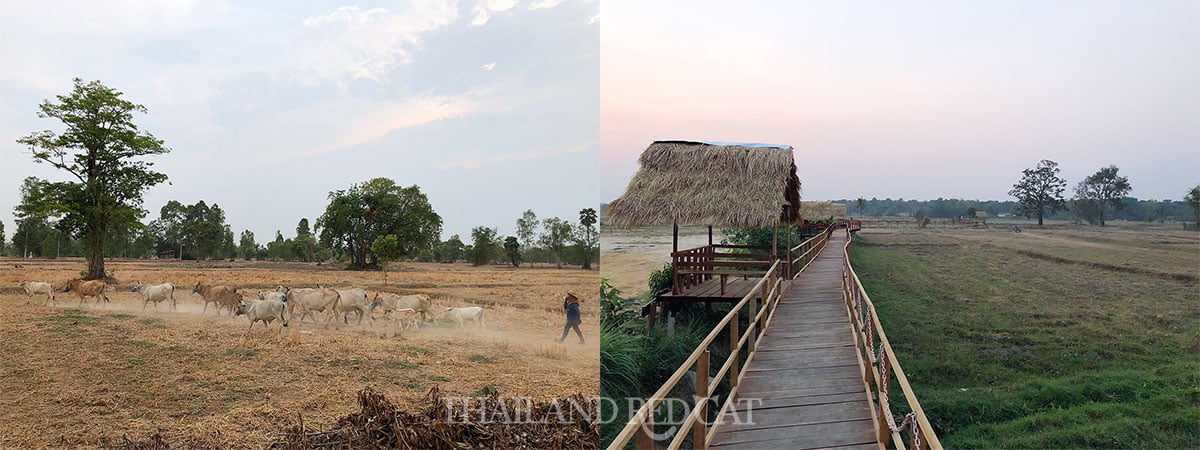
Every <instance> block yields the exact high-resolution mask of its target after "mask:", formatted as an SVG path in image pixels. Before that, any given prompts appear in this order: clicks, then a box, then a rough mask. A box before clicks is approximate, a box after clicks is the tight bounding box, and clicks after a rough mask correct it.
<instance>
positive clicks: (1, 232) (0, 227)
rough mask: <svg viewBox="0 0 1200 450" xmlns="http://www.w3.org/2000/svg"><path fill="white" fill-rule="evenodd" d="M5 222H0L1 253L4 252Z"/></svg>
mask: <svg viewBox="0 0 1200 450" xmlns="http://www.w3.org/2000/svg"><path fill="white" fill-rule="evenodd" d="M4 243H5V240H4V222H0V255H2V254H4Z"/></svg>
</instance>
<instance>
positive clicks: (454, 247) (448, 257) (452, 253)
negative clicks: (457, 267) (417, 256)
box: [441, 234, 466, 263]
mask: <svg viewBox="0 0 1200 450" xmlns="http://www.w3.org/2000/svg"><path fill="white" fill-rule="evenodd" d="M465 249H466V244H463V241H462V238H460V237H458V235H457V234H456V235H453V236H450V239H447V240H446V242H445V243H443V244H442V260H441V261H442V262H448V263H454V262H457V261H458V260H460V259H462V258H463V252H464V251H465Z"/></svg>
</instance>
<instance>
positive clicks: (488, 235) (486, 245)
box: [467, 227, 500, 266]
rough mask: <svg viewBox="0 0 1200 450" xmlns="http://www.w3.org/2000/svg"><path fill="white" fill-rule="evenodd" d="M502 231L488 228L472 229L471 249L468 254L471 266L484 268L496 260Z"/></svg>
mask: <svg viewBox="0 0 1200 450" xmlns="http://www.w3.org/2000/svg"><path fill="white" fill-rule="evenodd" d="M499 235H500V230H497V229H495V228H488V227H475V228H472V229H471V249H470V250H469V251H468V252H467V255H468V258H469V259H470V260H471V264H474V265H476V266H482V265H484V264H488V263H490V262H492V260H494V259H496V254H497V253H498V251H497V250H498V249H497V247H498V245H499V244H500V238H499Z"/></svg>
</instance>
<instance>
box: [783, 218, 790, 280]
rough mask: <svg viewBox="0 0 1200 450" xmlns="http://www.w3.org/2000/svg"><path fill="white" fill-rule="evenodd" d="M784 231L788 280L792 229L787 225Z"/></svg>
mask: <svg viewBox="0 0 1200 450" xmlns="http://www.w3.org/2000/svg"><path fill="white" fill-rule="evenodd" d="M784 229H785V230H787V235H786V236H785V239H786V240H787V259H788V260H787V277H788V279H789V280H790V279H791V278H792V227H791V226H790V225H789V226H788V227H786V228H784Z"/></svg>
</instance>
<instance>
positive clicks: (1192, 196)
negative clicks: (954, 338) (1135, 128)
mask: <svg viewBox="0 0 1200 450" xmlns="http://www.w3.org/2000/svg"><path fill="white" fill-rule="evenodd" d="M1183 201H1185V202H1187V204H1188V207H1190V208H1192V216H1193V217H1195V218H1196V229H1197V230H1200V186H1196V187H1194V188H1192V190H1191V191H1188V193H1187V195H1185V196H1183ZM2 230H3V228H2V227H0V236H3V233H2Z"/></svg>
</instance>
